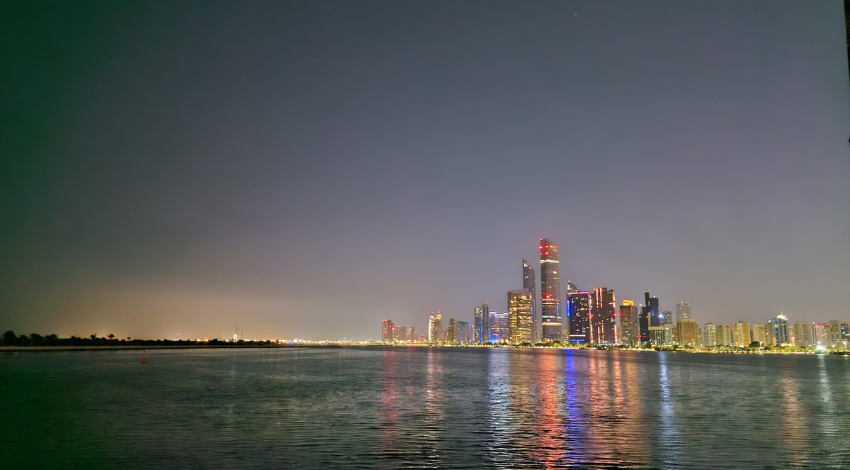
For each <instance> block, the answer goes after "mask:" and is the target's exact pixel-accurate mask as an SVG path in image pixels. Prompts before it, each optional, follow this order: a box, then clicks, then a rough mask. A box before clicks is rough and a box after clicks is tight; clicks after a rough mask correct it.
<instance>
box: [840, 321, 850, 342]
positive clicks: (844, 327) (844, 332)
mask: <svg viewBox="0 0 850 470" xmlns="http://www.w3.org/2000/svg"><path fill="white" fill-rule="evenodd" d="M840 331H841V339H840V341H841V342H843V343H850V322H844V323H842V324H841V328H840ZM845 346H847V344H845Z"/></svg>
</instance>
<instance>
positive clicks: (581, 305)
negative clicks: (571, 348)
mask: <svg viewBox="0 0 850 470" xmlns="http://www.w3.org/2000/svg"><path fill="white" fill-rule="evenodd" d="M590 303H591V301H590V292H583V291H575V292H571V293H569V294H568V295H567V309H568V310H567V315H569V316H568V318H569V328H570V329H569V341H570V342H571V343H586V344H590V342H591V339H590Z"/></svg>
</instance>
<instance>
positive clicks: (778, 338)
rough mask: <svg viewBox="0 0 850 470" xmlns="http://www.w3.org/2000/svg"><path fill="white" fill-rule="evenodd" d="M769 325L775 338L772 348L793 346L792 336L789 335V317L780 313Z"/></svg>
mask: <svg viewBox="0 0 850 470" xmlns="http://www.w3.org/2000/svg"><path fill="white" fill-rule="evenodd" d="M767 323H768V324H769V325H770V330H771V331H770V333H771V335H772V336H773V342H772V344H771V346H785V345H786V344H791V336H790V335H789V334H788V333H789V332H788V317H786V316H785V315H782V314H781V313H780V314H779V315H777V316H776V318H771V319H770V320H769V321H768V322H767Z"/></svg>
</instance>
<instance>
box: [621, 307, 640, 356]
mask: <svg viewBox="0 0 850 470" xmlns="http://www.w3.org/2000/svg"><path fill="white" fill-rule="evenodd" d="M620 338H621V339H620V343H621V344H624V345H626V346H630V347H631V346H639V345H640V320H639V319H638V309H637V306H636V305H635V303H634V302H632V301H631V300H629V299H623V303H622V304H620Z"/></svg>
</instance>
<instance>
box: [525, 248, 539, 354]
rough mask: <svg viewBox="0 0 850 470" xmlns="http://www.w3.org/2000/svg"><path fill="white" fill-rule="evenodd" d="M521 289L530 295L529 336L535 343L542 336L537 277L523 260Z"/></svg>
mask: <svg viewBox="0 0 850 470" xmlns="http://www.w3.org/2000/svg"><path fill="white" fill-rule="evenodd" d="M522 288H523V290H525V291H527V292H528V293H529V294H531V323H532V327H531V328H532V329H531V335H532V341H533V342H537V341H539V340H540V336H541V334H542V331H541V329H540V309H539V308H538V307H537V277H536V276H535V275H534V267H533V266H531V265H530V264H528V261H526V260H524V259H523V260H522Z"/></svg>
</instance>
